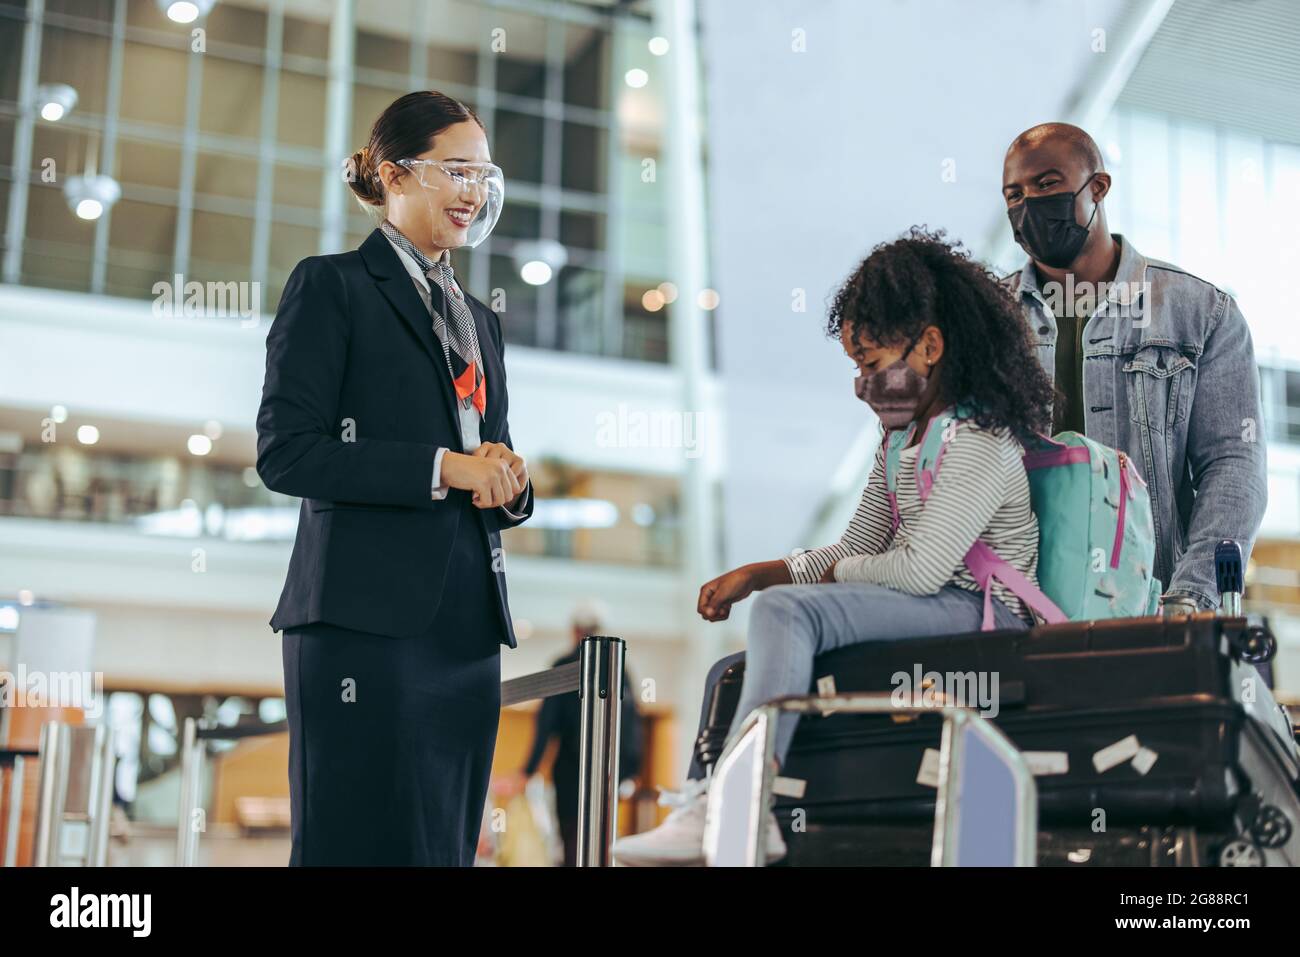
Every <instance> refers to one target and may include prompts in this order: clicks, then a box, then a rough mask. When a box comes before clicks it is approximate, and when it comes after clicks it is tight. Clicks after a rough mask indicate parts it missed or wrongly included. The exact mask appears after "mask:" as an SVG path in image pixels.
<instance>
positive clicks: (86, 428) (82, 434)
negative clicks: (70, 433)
mask: <svg viewBox="0 0 1300 957" xmlns="http://www.w3.org/2000/svg"><path fill="white" fill-rule="evenodd" d="M77 441H78V442H80V443H81V444H82V445H94V444H95V443H96V442H98V441H99V429H97V428H95V427H94V426H93V425H79V426H77Z"/></svg>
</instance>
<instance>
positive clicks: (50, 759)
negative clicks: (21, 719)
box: [32, 721, 115, 867]
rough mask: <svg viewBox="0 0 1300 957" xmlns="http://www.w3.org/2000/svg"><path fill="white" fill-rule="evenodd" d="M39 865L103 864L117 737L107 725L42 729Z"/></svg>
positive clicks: (58, 725)
mask: <svg viewBox="0 0 1300 957" xmlns="http://www.w3.org/2000/svg"><path fill="white" fill-rule="evenodd" d="M40 762H41V775H40V783H39V789H38V791H39V804H38V806H37V811H36V843H35V849H34V852H33V855H32V863H33V864H35V865H36V866H37V867H65V866H74V867H77V866H83V867H103V866H105V865H106V864H107V863H108V829H109V815H110V813H111V812H112V809H113V767H114V763H115V754H114V751H113V735H112V732H111V731H110V730H109V729H108V728H107V727H105V726H103V725H99V726H96V727H86V726H81V725H69V724H64V723H63V722H60V721H50V722H48V723H46V724H45V726H44V727H42V728H41V747H40Z"/></svg>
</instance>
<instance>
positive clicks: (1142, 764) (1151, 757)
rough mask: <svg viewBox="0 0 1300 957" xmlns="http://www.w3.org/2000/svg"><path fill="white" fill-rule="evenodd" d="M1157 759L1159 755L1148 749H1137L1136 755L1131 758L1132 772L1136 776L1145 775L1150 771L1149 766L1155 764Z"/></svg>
mask: <svg viewBox="0 0 1300 957" xmlns="http://www.w3.org/2000/svg"><path fill="white" fill-rule="evenodd" d="M1158 757H1160V755H1159V754H1157V753H1156V752H1155V751H1152V750H1151V749H1150V748H1147V747H1142V748H1139V749H1138V753H1137V754H1135V755H1134V756H1133V761H1132V764H1133V770H1134V771H1136V772H1137V773H1138V774H1142V775H1145V774H1146V773H1147V772H1148V771H1150V770H1151V766H1152V765H1153V764H1155V763H1156V759H1157V758H1158Z"/></svg>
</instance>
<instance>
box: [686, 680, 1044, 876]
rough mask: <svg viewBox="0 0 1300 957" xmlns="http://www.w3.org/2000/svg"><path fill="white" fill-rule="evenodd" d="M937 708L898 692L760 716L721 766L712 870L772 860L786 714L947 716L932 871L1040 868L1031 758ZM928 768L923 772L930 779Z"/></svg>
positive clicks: (986, 728)
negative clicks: (778, 742)
mask: <svg viewBox="0 0 1300 957" xmlns="http://www.w3.org/2000/svg"><path fill="white" fill-rule="evenodd" d="M934 697H935V699H936V702H937V703H936V704H935V705H924V704H913V705H905V706H900V705H898V704H895V703H894V701H893V700H892V696H891V695H889V694H881V693H876V694H841V695H790V696H787V697H783V698H778V699H776V700H774V701H770V702H768V703H767V704H764V705H760V706H759V707H758V708H755V709H754V710H753V711H752V712H751V713H750V714H749V716H748V717H747V718H746V719H745V722H744V724H742V725H741V728H740V732H739V734H737V736H736V739H735V741H733V742H732V743H731V744H729V745H728V746H727V747H726V748H725V749H724V750H723V752H722V755H721V757H719V758H718V762H717V765H716V767H715V769H714V772H713V783H712V785H711V786H710V788H709V805H708V814H707V817H706V823H705V831H704V853H705V860H706V862H707V863H708V864H709V866H711V867H726V866H747V867H756V866H758V865H759V864H760V863H761V862H763V861H765V860H766V853H767V814H768V810H769V806H770V804H771V800H772V794H773V789H774V787H775V785H776V783H777V778H776V774H775V771H774V769H773V762H772V749H773V745H774V737H775V735H774V732H775V728H776V720H777V718H778V716H779V715H780V714H781V713H782V712H787V711H793V712H798V713H801V714H816V715H823V716H824V715H827V714H830V713H832V712H841V713H854V714H919V713H924V712H930V711H935V710H938V711H939V712H940V713H941V714H942V715H943V735H942V738H941V742H940V747H939V754H938V761H937V767H935V768H934V769H933V770H934V773H935V777H936V778H937V784H938V788H939V792H938V798H937V800H936V802H935V812H934V840H933V844H932V845H931V854H930V863H931V864H932V865H933V866H935V867H1032V866H1033V865H1034V863H1035V861H1036V858H1037V843H1038V792H1037V789H1036V788H1035V785H1034V778H1033V775H1032V774H1031V773H1030V769H1029V765H1028V764H1027V763H1026V761H1025V759H1024V757H1023V756H1022V755H1021V753H1020V752H1019V751H1018V750H1017V749H1016V747H1015V745H1013V744H1012V743H1011V742H1010V741H1009V740H1008V739H1007V738H1006V736H1005V735H1004V734H1002V732H1001V731H999V730H998V729H997V728H995V727H994V726H993V724H992V723H991V722H989V721H988V720H986V719H985V718H983V717H981V716H980V714H979V713H978V712H977V711H974V710H972V709H970V708H966V707H960V706H958V705H956V704H954V703H952V702H951V700H948V699H945V698H944V696H942V695H935V696H934ZM924 770H925V769H924V767H923V773H924Z"/></svg>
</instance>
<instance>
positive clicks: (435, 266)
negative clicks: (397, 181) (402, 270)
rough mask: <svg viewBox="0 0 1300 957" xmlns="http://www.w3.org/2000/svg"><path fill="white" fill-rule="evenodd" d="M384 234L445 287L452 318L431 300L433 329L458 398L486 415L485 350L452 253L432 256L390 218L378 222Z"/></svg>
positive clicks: (434, 280) (446, 299) (465, 406)
mask: <svg viewBox="0 0 1300 957" xmlns="http://www.w3.org/2000/svg"><path fill="white" fill-rule="evenodd" d="M379 228H380V229H381V230H382V231H383V234H384V235H385V236H387V237H388V238H389V239H390V240H392V242H393V244H394V245H395V246H397V247H398V248H399V249H401V250H402V252H404V253H406V254H407V255H408V256H410V257H411V258H412V259H414V260H415V261H416V262H417V263H419V265H420V269H421V271H422V272H423V273H424V274H425V276H427V277H428V278H429V279H430V280H432V281H433V282H435V283H437V285H438V288H439V289H441V290H442V297H443V301H444V302H445V303H446V304H447V311H448V312H449V313H450V314H451V322H448V321H447V319H446V318H445V317H444V316H443V315H442V313H441V312H439V311H438V308H437V307H436V306H434V305H433V303H432V298H431V300H430V311H431V312H432V314H433V331H434V333H435V334H436V335H437V336H438V341H439V342H441V343H442V353H443V355H444V356H445V357H446V359H447V371H448V372H450V373H451V381H452V385H453V386H455V388H456V398H457V400H458V401H460V402H461V404H462V405H463V406H464V408H466V409H468V408H469V407H470V405H471V404H473V406H474V408H476V409H478V414H479V415H480V416H486V415H487V379H486V378H484V375H483V359H482V353H481V352H480V351H479V343H478V330H477V328H476V327H475V325H474V316H473V314H471V313H470V311H469V305H468V304H467V303H466V302H465V294H464V293H463V292H461V290H460V285H459V284H458V283H457V282H456V275H455V273H453V272H452V270H451V257H450V256H448V255H447V254H446V253H443V255H442V258H441V259H439V260H436V261H435V260H432V259H430V258H429V257H428V256H426V255H425V254H424V252H423V251H422V250H421V249H420V248H419V247H418V246H416V245H415V243H413V242H411V241H410V240H409V239H407V238H406V237H405V236H403V235H402V233H401V232H400V231H399V230H398V228H397V227H396V226H394V225H393V224H392V223H390V222H389V221H388V220H384V221H383V222H382V223H380V224H379Z"/></svg>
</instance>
